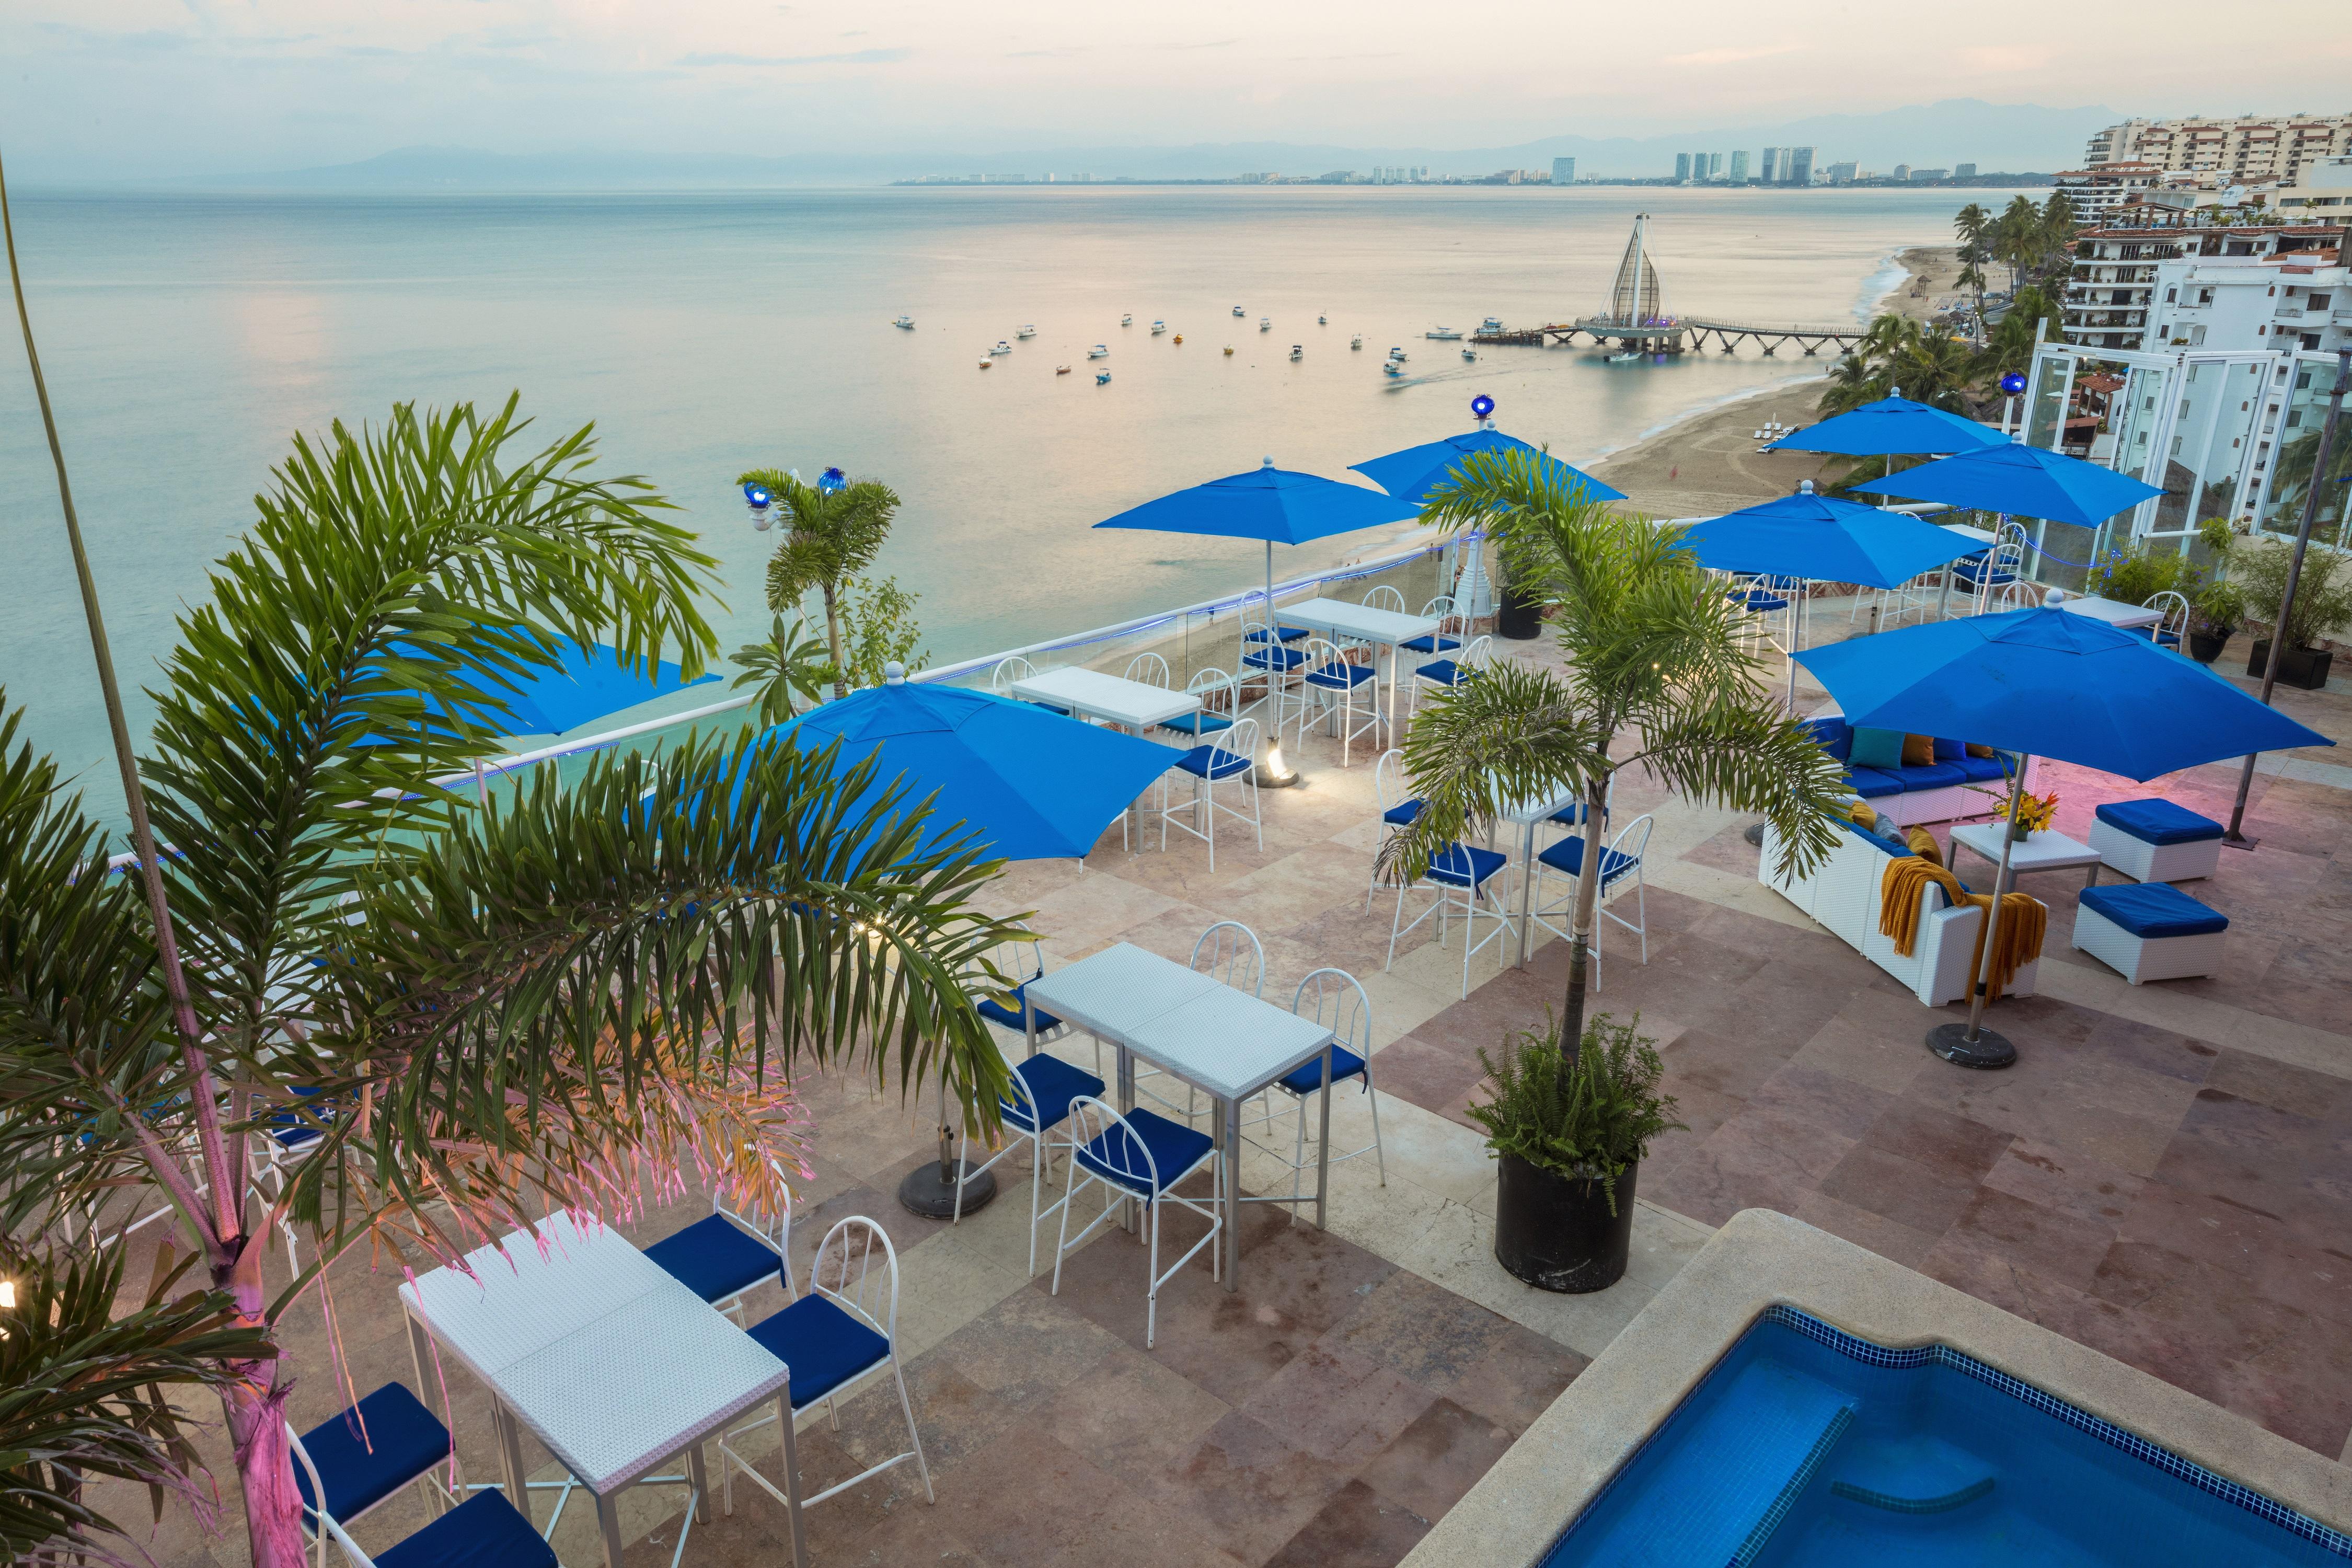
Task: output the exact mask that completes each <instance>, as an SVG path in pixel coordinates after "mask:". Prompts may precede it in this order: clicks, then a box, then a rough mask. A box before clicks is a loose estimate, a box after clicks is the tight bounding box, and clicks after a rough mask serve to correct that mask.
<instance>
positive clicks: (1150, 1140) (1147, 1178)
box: [1077, 1110, 1216, 1197]
mask: <svg viewBox="0 0 2352 1568" xmlns="http://www.w3.org/2000/svg"><path fill="white" fill-rule="evenodd" d="M1127 1124H1128V1126H1129V1128H1131V1129H1133V1130H1134V1136H1133V1137H1129V1135H1128V1134H1127V1133H1125V1132H1122V1131H1119V1130H1118V1128H1116V1127H1111V1128H1108V1129H1106V1130H1105V1131H1104V1132H1103V1134H1102V1136H1101V1137H1099V1138H1097V1139H1096V1140H1095V1141H1094V1142H1091V1143H1088V1144H1087V1146H1086V1147H1085V1148H1083V1149H1080V1150H1079V1151H1078V1153H1077V1161H1078V1163H1079V1164H1081V1165H1084V1166H1085V1167H1086V1168H1087V1170H1089V1171H1092V1172H1093V1173H1095V1174H1096V1175H1097V1176H1101V1177H1103V1178H1105V1179H1106V1180H1108V1181H1110V1182H1114V1183H1116V1184H1118V1185H1119V1186H1122V1187H1125V1188H1127V1189H1128V1190H1129V1192H1135V1193H1141V1194H1144V1195H1145V1196H1147V1197H1149V1196H1150V1195H1151V1194H1152V1180H1153V1178H1154V1177H1157V1178H1158V1179H1159V1184H1160V1190H1161V1191H1165V1190H1166V1189H1168V1188H1169V1187H1171V1186H1173V1185H1175V1184H1176V1183H1177V1181H1178V1180H1179V1179H1180V1178H1181V1177H1182V1176H1183V1174H1184V1173H1185V1172H1187V1171H1190V1170H1191V1169H1192V1167H1193V1166H1194V1165H1197V1164H1199V1163H1201V1160H1202V1157H1203V1156H1205V1155H1206V1154H1207V1153H1208V1152H1209V1151H1210V1150H1212V1149H1213V1148H1215V1147H1216V1144H1215V1142H1213V1140H1212V1139H1211V1138H1210V1137H1209V1135H1208V1134H1207V1133H1205V1132H1202V1131H1200V1130H1199V1129H1197V1128H1192V1127H1187V1126H1185V1125H1184V1124H1183V1123H1181V1122H1179V1121H1169V1120H1168V1118H1166V1117H1164V1116H1161V1115H1160V1114H1158V1113H1157V1112H1154V1111H1150V1110H1130V1111H1129V1112H1128V1113H1127ZM1137 1139H1140V1140H1142V1142H1143V1147H1144V1148H1145V1149H1146V1150H1149V1151H1150V1154H1151V1159H1150V1163H1146V1162H1145V1161H1144V1158H1143V1156H1142V1154H1141V1153H1139V1152H1138V1151H1137V1149H1136V1147H1135V1144H1136V1140H1137Z"/></svg>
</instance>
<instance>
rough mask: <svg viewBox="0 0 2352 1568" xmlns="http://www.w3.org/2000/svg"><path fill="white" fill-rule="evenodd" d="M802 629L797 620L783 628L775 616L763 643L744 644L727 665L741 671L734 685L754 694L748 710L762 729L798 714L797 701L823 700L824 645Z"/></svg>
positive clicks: (826, 670)
mask: <svg viewBox="0 0 2352 1568" xmlns="http://www.w3.org/2000/svg"><path fill="white" fill-rule="evenodd" d="M803 626H804V623H803V622H802V621H801V620H799V619H798V618H797V617H795V618H794V620H793V624H792V625H791V626H786V625H784V617H783V616H782V615H781V614H779V615H778V616H776V617H775V619H774V623H773V624H772V626H770V627H769V629H768V639H767V640H766V641H765V642H754V643H745V644H744V645H743V646H742V647H739V648H737V649H736V650H735V652H734V655H733V657H732V659H731V662H732V663H734V664H735V665H737V666H739V667H740V668H741V669H742V671H743V673H742V674H740V675H739V676H737V677H736V678H735V679H734V684H735V685H736V686H738V687H746V686H748V687H751V688H753V689H756V690H757V691H758V693H759V696H758V697H757V698H756V699H755V700H753V702H752V704H751V711H752V713H753V714H754V715H755V716H756V717H757V718H758V720H759V721H760V723H761V726H762V727H765V726H767V725H770V724H781V723H782V722H783V721H785V720H787V719H789V718H791V717H792V716H793V714H794V713H796V712H798V711H799V703H798V702H797V700H796V699H798V698H803V697H805V698H807V699H808V700H810V701H811V702H817V701H821V700H823V699H822V698H821V697H820V696H819V695H818V693H819V690H820V689H821V688H822V687H823V686H824V679H825V677H826V676H827V675H828V674H830V673H831V670H832V666H831V665H830V664H828V663H827V661H826V660H825V658H824V651H825V647H824V644H823V643H821V642H819V641H817V640H816V638H814V637H808V636H805V635H804V634H803Z"/></svg>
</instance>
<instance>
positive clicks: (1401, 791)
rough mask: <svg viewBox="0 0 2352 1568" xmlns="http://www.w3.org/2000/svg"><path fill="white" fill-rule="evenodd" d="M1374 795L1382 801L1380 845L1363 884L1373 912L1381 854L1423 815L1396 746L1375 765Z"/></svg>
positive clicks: (1368, 908) (1367, 908) (1366, 907)
mask: <svg viewBox="0 0 2352 1568" xmlns="http://www.w3.org/2000/svg"><path fill="white" fill-rule="evenodd" d="M1372 794H1373V795H1374V796H1375V797H1377V798H1378V799H1379V801H1380V803H1381V847H1380V848H1378V849H1375V850H1374V851H1372V874H1371V876H1370V879H1368V880H1367V881H1366V883H1365V885H1364V912H1365V913H1366V914H1370V913H1371V912H1372V895H1373V894H1374V893H1375V892H1378V891H1379V890H1380V886H1381V855H1383V854H1384V853H1386V852H1387V850H1388V847H1389V844H1390V842H1391V840H1393V839H1394V838H1395V837H1396V836H1397V835H1398V834H1400V833H1402V832H1403V831H1404V830H1405V829H1406V828H1408V827H1411V826H1412V825H1413V823H1414V822H1415V821H1416V820H1417V819H1418V818H1419V817H1420V816H1421V797H1420V796H1419V795H1414V794H1413V793H1412V781H1411V780H1410V779H1408V778H1406V777H1405V772H1404V753H1403V752H1401V751H1399V750H1397V749H1396V748H1395V747H1394V746H1391V747H1390V748H1389V749H1388V750H1387V751H1385V752H1381V760H1380V761H1379V762H1378V763H1374V764H1373V765H1372Z"/></svg>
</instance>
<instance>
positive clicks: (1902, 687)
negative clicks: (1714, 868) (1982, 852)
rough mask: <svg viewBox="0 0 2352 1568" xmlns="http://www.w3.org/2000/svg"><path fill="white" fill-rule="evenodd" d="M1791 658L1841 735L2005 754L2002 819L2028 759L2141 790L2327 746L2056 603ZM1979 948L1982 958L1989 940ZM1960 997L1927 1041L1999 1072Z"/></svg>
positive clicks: (2165, 653)
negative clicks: (1950, 743) (2256, 757)
mask: <svg viewBox="0 0 2352 1568" xmlns="http://www.w3.org/2000/svg"><path fill="white" fill-rule="evenodd" d="M2023 449H2024V448H2021V447H2017V448H2011V450H2023ZM2053 598H2056V599H2058V600H2060V602H2063V595H2053ZM1797 657H1798V658H1799V659H1801V661H1802V662H1803V664H1804V665H1805V668H1808V669H1810V670H1811V671H1812V672H1813V674H1814V675H1815V676H1816V677H1817V678H1819V679H1820V680H1821V682H1822V685H1823V686H1825V687H1827V688H1828V689H1829V693H1830V695H1831V696H1832V697H1833V698H1835V699H1837V701H1838V706H1839V708H1840V709H1841V710H1842V711H1843V713H1844V715H1845V719H1846V721H1847V722H1848V723H1850V724H1856V725H1864V726H1868V727H1870V728H1872V729H1880V730H1899V731H1905V732H1906V733H1909V734H1916V735H1948V736H1957V737H1961V738H1964V739H1966V740H1969V741H1973V742H1979V743H1981V744H1985V745H1990V746H1993V747H1997V748H1999V749H2000V750H2002V751H2006V752H2015V753H2017V754H2018V755H2019V757H2020V758H2021V762H2020V764H2019V768H2018V773H2017V782H2015V783H2013V784H2011V795H2010V818H2011V820H2012V821H2014V820H2015V816H2016V811H2017V795H2018V791H2019V790H2020V789H2021V787H2022V780H2023V777H2024V767H2023V761H2022V759H2026V758H2031V757H2037V756H2040V757H2053V758H2055V759H2057V760H2058V761H2060V762H2067V763H2078V764H2080V765H2082V766H2084V767H2090V768H2096V769H2098V770H2099V771H2101V772H2102V773H2118V774H2121V775H2122V776H2123V777H2125V778H2128V779H2133V780H2137V781H2141V782H2145V781H2146V780H2148V779H2152V778H2155V777H2157V776H2158V774H2161V773H2173V772H2176V771H2178V770H2179V769H2181V768H2188V767H2194V766H2196V765H2198V764H2199V763H2210V762H2218V761H2220V760H2221V759H2223V758H2227V757H2242V756H2248V755H2251V754H2252V753H2254V752H2275V751H2283V750H2285V749H2287V748H2290V747H2295V746H2314V745H2322V746H2326V745H2334V744H2335V742H2333V741H2330V740H2329V739H2328V738H2327V737H2326V736H2325V735H2322V734H2320V733H2319V732H2318V731H2315V730H2313V729H2310V728H2308V727H2306V726H2305V725H2302V724H2298V723H2296V722H2295V721H2294V720H2292V719H2290V718H2288V717H2287V716H2286V715H2285V714H2284V713H2281V712H2279V711H2278V710H2276V709H2273V708H2270V707H2266V706H2265V705H2263V703H2261V702H2258V701H2256V700H2254V699H2252V697H2249V696H2247V695H2246V694H2245V693H2244V692H2242V691H2241V690H2239V689H2237V688H2236V687H2234V686H2232V685H2231V684H2230V683H2229V682H2228V681H2227V680H2224V679H2221V677H2220V676H2218V675H2215V674H2214V673H2213V672H2212V671H2211V670H2210V669H2208V668H2205V667H2204V666H2203V665H2200V664H2198V663H2196V662H2195V661H2193V660H2191V659H2188V658H2183V657H2181V656H2180V655H2179V653H2176V652H2174V651H2172V650H2171V649H2169V648H2164V647H2158V646H2157V645H2156V644H2154V643H2151V642H2149V641H2148V640H2147V638H2146V637H2141V636H2139V635H2137V633H2134V632H2128V631H2124V630H2121V629H2119V628H2117V627H2115V626H2109V625H2107V624H2106V623H2105V621H2101V620H2095V619H2094V618H2092V617H2091V616H2078V615H2075V614H2074V613H2073V612H2072V611H2069V610H2065V609H2061V608H2058V607H2056V605H2048V606H2043V607H2038V608H2034V609H2027V610H2012V611H2010V612H2009V613H2008V614H2006V615H1998V616H1967V617H1965V618H1962V619H1959V620H1952V621H1941V622H1937V623H1936V624H1935V625H1932V626H1906V627H1903V628H1902V629H1900V630H1897V631H1892V632H1884V633H1881V634H1880V635H1879V636H1877V637H1870V638H1866V639H1864V640H1861V641H1854V642H1844V643H1836V644H1832V645H1831V646H1830V647H1818V648H1812V649H1810V650H1808V651H1806V652H1804V653H1801V654H1799V655H1798V656H1797ZM2010 845H2011V837H2010V835H2008V834H2006V833H2004V834H2003V835H2002V836H2001V858H2000V874H1999V878H1998V879H1997V881H1996V883H1995V887H1996V889H2006V887H2007V885H2008V881H2009V853H2010ZM1999 909H2000V904H1999V901H1998V900H1996V901H1995V903H1994V906H1993V910H1994V912H1993V913H1992V914H1991V915H1990V916H1989V917H1988V918H1989V919H1992V920H1996V921H1997V920H1998V918H1999V913H1998V911H1999ZM1984 950H1985V952H1987V953H1990V952H1991V951H1992V940H1991V935H1990V932H1988V934H1987V936H1986V940H1985V948H1984ZM1971 990H1972V991H1973V992H1974V994H1973V995H1972V997H1971V1002H1970V1007H1969V1023H1968V1026H1967V1030H1966V1033H1965V1034H1962V1033H1960V1032H1959V1030H1960V1026H1958V1025H1955V1024H1946V1025H1939V1026H1937V1028H1936V1029H1935V1030H1932V1031H1930V1033H1929V1036H1928V1044H1929V1046H1930V1047H1933V1048H1934V1049H1935V1050H1936V1051H1937V1054H1938V1055H1940V1056H1943V1057H1945V1058H1947V1059H1949V1060H1955V1061H1959V1062H1961V1063H1962V1064H1963V1065H1965V1066H1970V1067H2000V1066H2006V1065H2007V1064H2008V1062H2009V1061H2011V1060H2014V1059H2015V1057H2016V1051H2015V1049H2014V1047H2011V1046H2010V1045H2009V1044H2008V1042H2007V1041H2005V1040H2001V1039H2000V1037H1999V1036H1997V1035H1985V1034H1982V1033H1981V1032H1980V1028H1979V1025H1980V1023H1981V1020H1982V1018H1983V1014H1984V995H1983V992H1982V991H1981V990H1980V989H1978V988H1976V987H1973V986H1972V987H1971Z"/></svg>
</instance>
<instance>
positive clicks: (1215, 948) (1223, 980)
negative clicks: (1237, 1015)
mask: <svg viewBox="0 0 2352 1568" xmlns="http://www.w3.org/2000/svg"><path fill="white" fill-rule="evenodd" d="M1192 972H1193V973H1195V974H1205V975H1207V976H1209V978H1211V979H1212V980H1214V981H1215V982H1216V983H1217V984H1220V985H1230V986H1232V987H1233V988H1234V990H1236V991H1246V992H1248V993H1249V994H1251V995H1253V996H1262V995H1264V994H1265V947H1264V946H1262V945H1261V944H1260V943H1259V942H1258V940H1257V932H1255V931H1252V930H1250V928H1249V927H1247V926H1245V925H1244V924H1242V922H1241V921H1217V922H1216V923H1215V924H1214V925H1213V926H1211V927H1210V928H1209V929H1208V930H1206V931H1202V933H1201V940H1200V941H1198V942H1194V943H1193V944H1192Z"/></svg>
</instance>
